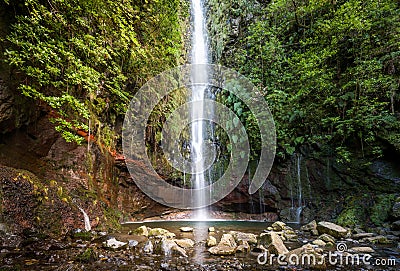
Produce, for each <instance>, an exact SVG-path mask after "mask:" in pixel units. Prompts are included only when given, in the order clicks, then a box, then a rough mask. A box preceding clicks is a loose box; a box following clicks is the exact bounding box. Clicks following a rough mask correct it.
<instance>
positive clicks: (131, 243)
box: [128, 240, 139, 247]
mask: <svg viewBox="0 0 400 271" xmlns="http://www.w3.org/2000/svg"><path fill="white" fill-rule="evenodd" d="M138 244H139V242H138V241H136V240H129V241H128V246H129V247H136V246H137V245H138Z"/></svg>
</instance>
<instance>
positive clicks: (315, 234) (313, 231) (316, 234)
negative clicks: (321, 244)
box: [310, 229, 319, 236]
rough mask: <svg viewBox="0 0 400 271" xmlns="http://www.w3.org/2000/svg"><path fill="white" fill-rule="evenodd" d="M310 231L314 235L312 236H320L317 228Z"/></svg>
mask: <svg viewBox="0 0 400 271" xmlns="http://www.w3.org/2000/svg"><path fill="white" fill-rule="evenodd" d="M310 232H311V235H312V236H318V235H319V233H318V230H317V229H315V230H311V231H310Z"/></svg>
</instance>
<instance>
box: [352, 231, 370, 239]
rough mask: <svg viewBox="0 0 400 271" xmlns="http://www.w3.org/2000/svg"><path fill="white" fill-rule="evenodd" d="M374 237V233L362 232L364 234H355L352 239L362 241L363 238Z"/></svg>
mask: <svg viewBox="0 0 400 271" xmlns="http://www.w3.org/2000/svg"><path fill="white" fill-rule="evenodd" d="M373 236H375V233H373V232H362V233H356V234H353V236H352V237H353V239H354V240H360V239H363V238H368V237H373Z"/></svg>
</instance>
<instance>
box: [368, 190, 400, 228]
mask: <svg viewBox="0 0 400 271" xmlns="http://www.w3.org/2000/svg"><path fill="white" fill-rule="evenodd" d="M395 199H396V196H395V195H394V194H382V195H378V196H377V197H376V201H375V204H374V206H372V208H371V216H370V217H371V221H372V223H374V224H375V225H376V226H381V225H382V224H383V222H385V221H387V220H388V218H389V216H390V214H391V212H392V207H393V203H394V201H395Z"/></svg>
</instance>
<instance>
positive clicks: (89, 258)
mask: <svg viewBox="0 0 400 271" xmlns="http://www.w3.org/2000/svg"><path fill="white" fill-rule="evenodd" d="M95 260H96V252H95V251H94V250H93V248H87V249H86V250H85V251H84V252H82V253H80V254H78V255H77V256H76V257H75V261H77V262H81V263H90V262H94V261H95Z"/></svg>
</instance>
